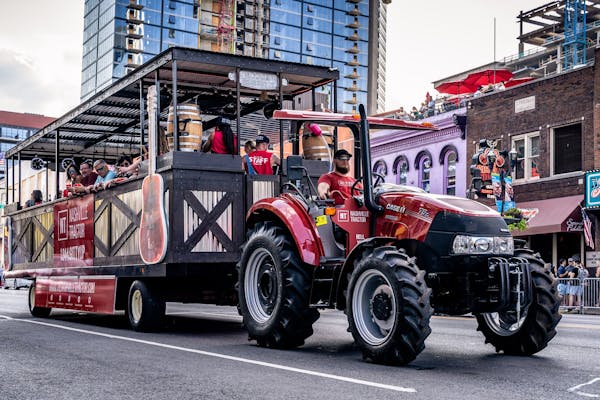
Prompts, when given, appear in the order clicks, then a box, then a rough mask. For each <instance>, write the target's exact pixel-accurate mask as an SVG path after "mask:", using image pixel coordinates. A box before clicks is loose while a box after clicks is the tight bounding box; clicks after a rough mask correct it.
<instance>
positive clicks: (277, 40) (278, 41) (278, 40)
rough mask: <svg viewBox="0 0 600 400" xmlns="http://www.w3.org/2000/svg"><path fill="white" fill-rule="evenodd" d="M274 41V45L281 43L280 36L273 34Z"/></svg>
mask: <svg viewBox="0 0 600 400" xmlns="http://www.w3.org/2000/svg"><path fill="white" fill-rule="evenodd" d="M273 40H274V41H275V44H276V45H280V44H281V38H280V37H278V36H275V38H274V39H273Z"/></svg>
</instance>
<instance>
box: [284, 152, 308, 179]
mask: <svg viewBox="0 0 600 400" xmlns="http://www.w3.org/2000/svg"><path fill="white" fill-rule="evenodd" d="M286 173H287V178H288V180H290V181H299V180H300V179H302V176H303V174H304V166H303V165H302V156H288V158H287V169H286Z"/></svg>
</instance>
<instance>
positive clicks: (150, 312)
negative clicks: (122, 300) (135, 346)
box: [127, 281, 166, 332]
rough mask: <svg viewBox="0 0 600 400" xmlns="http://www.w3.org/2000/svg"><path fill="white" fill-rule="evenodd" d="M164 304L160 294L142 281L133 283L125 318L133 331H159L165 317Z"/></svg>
mask: <svg viewBox="0 0 600 400" xmlns="http://www.w3.org/2000/svg"><path fill="white" fill-rule="evenodd" d="M165 309H166V304H165V301H164V299H163V298H162V296H161V295H160V293H158V291H156V290H152V288H151V286H150V285H148V284H147V283H146V282H143V281H134V282H133V283H132V284H131V287H130V288H129V296H128V298H127V316H128V317H129V324H130V325H131V327H132V328H133V330H135V331H138V332H151V331H155V330H157V329H159V328H160V327H161V326H162V324H163V320H164V317H165Z"/></svg>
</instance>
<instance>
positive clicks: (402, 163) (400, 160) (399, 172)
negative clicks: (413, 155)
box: [393, 156, 408, 185]
mask: <svg viewBox="0 0 600 400" xmlns="http://www.w3.org/2000/svg"><path fill="white" fill-rule="evenodd" d="M393 168H394V174H395V175H396V183H397V184H399V185H406V182H407V181H408V159H407V158H406V157H405V156H399V157H397V158H396V159H395V160H394V165H393Z"/></svg>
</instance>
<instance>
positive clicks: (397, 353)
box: [346, 246, 433, 365]
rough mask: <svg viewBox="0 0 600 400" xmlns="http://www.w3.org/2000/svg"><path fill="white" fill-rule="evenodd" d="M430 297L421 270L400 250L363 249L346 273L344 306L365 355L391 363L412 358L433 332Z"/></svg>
mask: <svg viewBox="0 0 600 400" xmlns="http://www.w3.org/2000/svg"><path fill="white" fill-rule="evenodd" d="M430 296H431V289H429V288H428V287H427V284H426V283H425V272H424V271H421V270H419V268H418V267H417V266H416V265H415V263H414V261H413V259H412V258H410V257H408V256H407V255H406V253H405V252H404V250H397V249H396V248H395V247H389V246H386V247H379V248H376V249H374V250H373V251H372V252H369V251H366V252H365V253H364V254H363V257H362V258H361V259H360V260H359V262H358V263H357V265H356V268H355V270H354V272H353V273H352V275H351V277H350V284H349V286H348V297H347V305H346V313H347V314H348V324H349V330H350V332H351V333H352V336H353V337H354V340H355V342H356V343H357V345H358V346H359V347H360V349H361V350H362V353H363V358H365V359H368V360H371V361H373V362H375V363H378V364H389V365H402V364H407V363H409V362H411V361H413V360H414V359H415V358H416V357H417V355H419V353H421V351H423V349H424V348H425V339H426V338H427V337H428V336H429V334H430V333H431V328H430V327H429V320H430V319H431V315H432V313H433V309H432V308H431V305H430V302H429V298H430Z"/></svg>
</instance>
